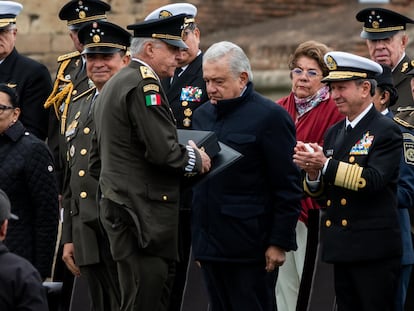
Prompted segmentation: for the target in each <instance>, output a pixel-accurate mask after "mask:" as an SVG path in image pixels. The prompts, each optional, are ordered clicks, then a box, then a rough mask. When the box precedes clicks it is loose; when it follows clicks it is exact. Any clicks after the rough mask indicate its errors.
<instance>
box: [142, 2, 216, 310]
mask: <svg viewBox="0 0 414 311" xmlns="http://www.w3.org/2000/svg"><path fill="white" fill-rule="evenodd" d="M178 14H186V15H187V17H186V20H185V24H184V33H183V41H184V42H185V44H186V45H187V46H188V48H186V49H181V50H180V53H179V54H178V57H177V62H178V67H177V69H176V70H175V73H174V76H172V77H166V78H164V79H162V80H161V84H162V86H163V88H164V90H165V93H166V95H167V98H168V102H169V104H170V106H171V109H172V111H173V114H174V117H175V119H176V126H177V128H179V129H191V128H192V125H193V123H192V120H193V114H194V111H195V110H196V109H197V108H198V107H200V106H201V105H202V104H203V103H205V102H206V101H207V100H208V97H207V91H206V83H205V82H204V79H203V70H202V61H203V53H202V52H201V50H200V29H199V28H198V26H197V24H196V22H195V17H196V15H197V8H196V7H195V6H194V5H192V4H190V3H173V4H168V5H165V6H162V7H160V8H158V9H155V10H154V11H152V12H151V13H150V14H148V15H147V17H146V18H145V20H151V19H159V18H165V17H168V16H174V15H178ZM191 199H192V192H191V188H188V187H183V188H182V193H181V196H180V215H179V245H178V249H179V256H180V260H179V261H178V262H177V265H176V276H175V280H174V287H173V291H172V293H171V304H170V308H169V310H170V311H179V310H180V308H181V300H182V296H183V291H184V287H185V283H186V279H187V270H188V263H189V258H190V257H191V254H190V249H191V228H190V227H191V224H190V222H191Z"/></svg>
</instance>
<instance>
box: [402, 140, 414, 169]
mask: <svg viewBox="0 0 414 311" xmlns="http://www.w3.org/2000/svg"><path fill="white" fill-rule="evenodd" d="M404 160H405V162H406V163H407V164H410V165H414V142H404Z"/></svg>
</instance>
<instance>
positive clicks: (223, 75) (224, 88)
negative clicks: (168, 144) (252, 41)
mask: <svg viewBox="0 0 414 311" xmlns="http://www.w3.org/2000/svg"><path fill="white" fill-rule="evenodd" d="M203 77H204V80H205V81H206V85H207V92H208V96H209V98H210V101H208V102H207V103H205V104H204V105H202V106H201V107H200V108H198V109H197V110H196V112H195V115H194V129H197V130H208V131H214V132H215V133H216V135H217V137H218V138H219V140H220V141H221V142H223V143H225V144H227V145H229V146H230V147H232V148H233V149H235V150H237V151H238V152H240V153H241V154H243V157H242V158H241V159H240V160H239V161H237V162H236V163H235V164H233V165H232V166H230V167H229V168H227V169H226V170H225V171H223V172H220V173H219V174H217V175H214V176H213V177H210V178H209V179H208V180H206V181H203V182H202V183H200V184H198V185H196V186H195V187H194V188H193V191H194V197H193V205H192V247H193V253H194V258H195V260H197V261H199V262H200V265H201V269H202V272H203V276H204V280H205V282H206V286H207V289H208V293H209V299H210V304H211V310H214V311H236V310H237V311H243V310H246V311H250V310H256V311H264V310H274V309H275V302H276V301H275V292H274V289H275V284H276V278H277V270H278V267H279V266H280V265H282V264H283V263H284V261H285V252H288V251H290V250H294V249H296V248H297V244H296V231H295V228H296V223H297V221H298V218H299V214H300V209H301V207H300V199H301V197H302V190H301V187H300V173H299V170H298V168H297V166H296V165H295V164H294V163H293V161H292V156H293V148H294V146H295V144H296V131H295V126H294V123H293V121H292V118H291V117H290V116H289V114H288V113H287V112H286V110H285V109H283V108H282V107H280V106H279V105H275V103H274V102H273V101H271V100H270V99H267V98H265V97H263V96H261V95H260V94H258V93H257V92H256V91H255V90H254V86H253V83H252V79H253V75H252V71H251V68H250V62H249V60H248V58H247V56H246V54H245V53H244V52H243V50H242V49H241V48H240V47H239V46H237V45H235V44H233V43H231V42H226V41H224V42H219V43H216V44H214V45H212V46H211V47H210V48H209V49H208V50H207V52H206V53H205V54H204V57H203Z"/></svg>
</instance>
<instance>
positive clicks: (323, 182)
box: [294, 52, 402, 311]
mask: <svg viewBox="0 0 414 311" xmlns="http://www.w3.org/2000/svg"><path fill="white" fill-rule="evenodd" d="M325 62H326V64H327V66H328V68H329V69H330V72H329V75H328V76H327V77H325V78H324V79H323V80H322V81H323V82H326V83H329V84H330V88H331V92H332V98H333V99H334V100H335V102H336V104H337V106H338V109H339V111H340V112H341V113H343V114H344V115H345V116H346V119H345V120H343V121H340V122H338V123H336V124H335V125H334V126H332V127H331V128H330V129H328V131H327V133H326V135H325V140H324V141H325V143H324V146H323V150H321V149H320V148H319V147H318V145H317V144H316V143H311V144H310V147H311V148H309V147H308V148H307V147H306V145H305V144H304V143H302V142H298V144H297V146H296V148H295V155H294V161H295V162H296V163H297V164H298V165H299V166H300V167H301V168H302V169H304V170H305V171H306V179H305V182H304V186H305V191H306V192H307V193H308V194H309V195H310V196H312V197H320V198H321V199H325V204H323V206H326V208H324V209H323V210H322V211H323V214H322V218H321V240H322V260H323V261H325V262H328V263H332V264H333V268H334V286H335V294H336V298H337V299H336V300H337V304H338V310H339V311H352V310H360V311H371V310H372V311H380V310H383V311H386V310H387V311H389V310H393V306H394V300H395V292H396V286H397V281H398V276H399V270H400V263H401V248H402V242H401V233H400V225H399V221H398V214H397V182H398V179H399V166H400V160H401V156H402V135H401V131H400V129H399V127H398V125H397V124H396V123H395V122H393V120H392V119H391V118H388V117H386V116H383V115H382V114H381V113H380V112H378V111H377V110H376V109H375V107H374V106H373V104H372V96H373V95H374V93H375V86H376V82H375V80H373V78H374V77H375V76H377V75H378V74H380V73H382V67H381V66H380V65H379V64H377V63H376V62H374V61H372V60H369V59H367V58H364V57H360V56H356V55H353V54H349V53H344V52H328V53H327V54H326V55H325ZM308 149H311V150H310V151H309V150H308Z"/></svg>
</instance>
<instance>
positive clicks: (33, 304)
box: [0, 242, 49, 311]
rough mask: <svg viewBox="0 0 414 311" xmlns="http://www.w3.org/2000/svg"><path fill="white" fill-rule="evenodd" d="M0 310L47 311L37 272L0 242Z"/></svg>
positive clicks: (42, 288)
mask: <svg viewBox="0 0 414 311" xmlns="http://www.w3.org/2000/svg"><path fill="white" fill-rule="evenodd" d="M0 289H1V290H0V310H1V311H48V310H49V307H48V303H47V299H46V290H45V288H44V287H43V286H42V281H41V279H40V275H39V272H38V271H37V270H36V269H35V268H34V267H33V266H32V265H31V264H30V262H28V261H27V260H25V259H24V258H22V257H20V256H17V255H15V254H13V253H10V252H9V250H8V249H7V247H6V246H5V245H4V244H3V243H1V242H0Z"/></svg>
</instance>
